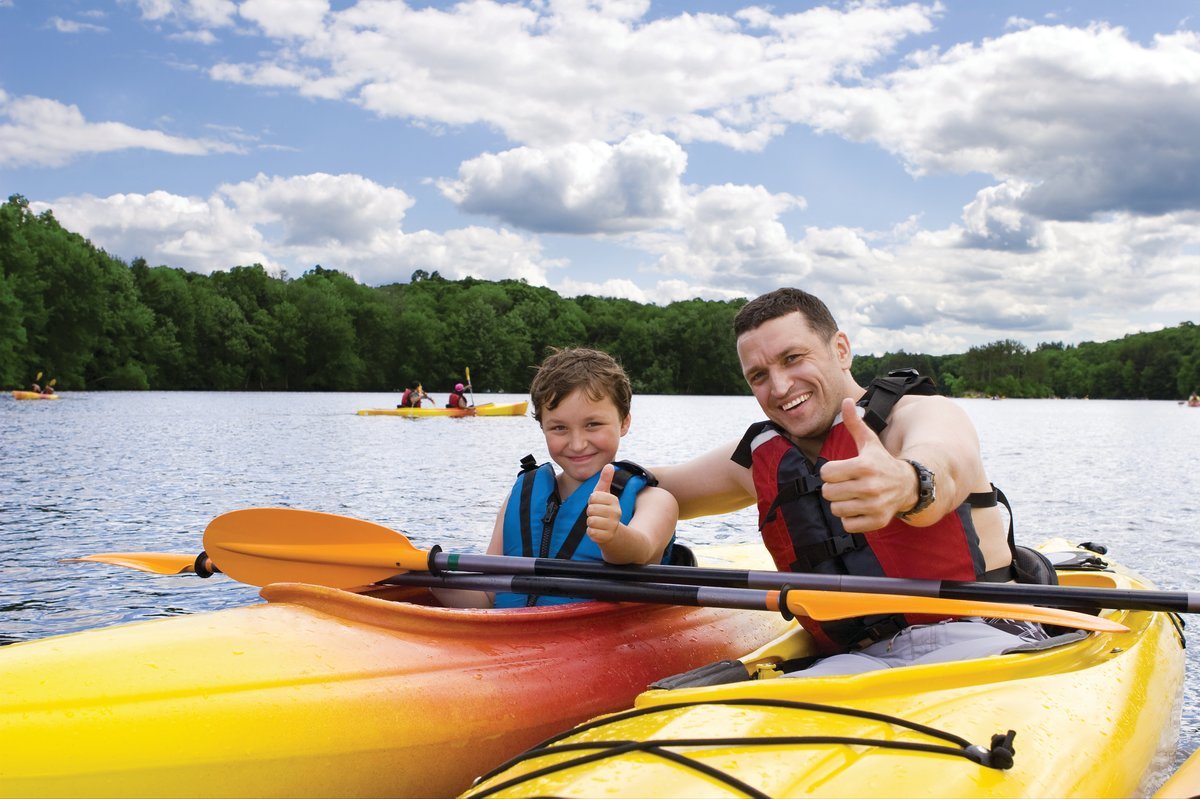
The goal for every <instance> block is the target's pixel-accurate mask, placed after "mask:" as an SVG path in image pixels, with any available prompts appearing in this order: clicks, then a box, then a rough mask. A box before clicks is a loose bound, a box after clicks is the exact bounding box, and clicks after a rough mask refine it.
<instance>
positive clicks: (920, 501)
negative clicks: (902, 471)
mask: <svg viewBox="0 0 1200 799" xmlns="http://www.w3.org/2000/svg"><path fill="white" fill-rule="evenodd" d="M904 460H906V461H908V462H909V463H911V464H912V467H913V469H915V470H916V472H917V504H916V505H913V506H912V507H911V508H909V509H908V510H906V511H904V512H903V513H897V514H896V515H897V516H899V517H900V518H901V519H907V518H908V517H910V516H915V515H917V514H918V513H920V512H921V511H923V510H925V509H926V508H928V507H929V506H930V505H932V504H933V501H934V500H935V499H937V485H935V484H934V480H933V472H931V471H929V470H928V469H926V468H925V467H924V466H922V465H921V464H919V463H917V462H916V461H910V460H908V458H905V459H904Z"/></svg>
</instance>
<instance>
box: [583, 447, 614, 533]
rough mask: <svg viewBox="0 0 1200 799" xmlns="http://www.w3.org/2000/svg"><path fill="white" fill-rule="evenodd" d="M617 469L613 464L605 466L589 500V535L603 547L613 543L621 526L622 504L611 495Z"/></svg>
mask: <svg viewBox="0 0 1200 799" xmlns="http://www.w3.org/2000/svg"><path fill="white" fill-rule="evenodd" d="M614 474H616V469H615V468H613V465H612V464H611V463H608V464H605V465H604V468H603V469H601V470H600V480H599V481H598V482H597V483H596V488H595V490H594V491H592V495H591V497H590V498H589V499H588V506H587V534H588V537H589V538H591V539H592V540H593V541H595V542H596V543H597V544H599V545H601V546H603V545H604V544H607V543H608V542H609V541H612V539H613V536H615V535H616V534H617V527H618V526H619V525H620V524H621V503H620V501H619V500H618V499H617V497H616V496H615V495H614V494H612V493H610V490H611V489H612V481H613V475H614Z"/></svg>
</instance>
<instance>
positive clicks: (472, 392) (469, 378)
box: [463, 366, 491, 408]
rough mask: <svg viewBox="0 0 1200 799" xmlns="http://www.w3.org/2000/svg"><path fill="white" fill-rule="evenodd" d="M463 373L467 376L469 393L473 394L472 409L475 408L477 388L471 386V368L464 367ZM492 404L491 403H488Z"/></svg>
mask: <svg viewBox="0 0 1200 799" xmlns="http://www.w3.org/2000/svg"><path fill="white" fill-rule="evenodd" d="M463 371H464V372H465V373H466V375H467V391H469V392H471V407H472V408H474V407H475V387H474V386H472V385H471V367H469V366H464V367H463ZM488 404H489V405H490V404H491V403H490V402H489V403H488Z"/></svg>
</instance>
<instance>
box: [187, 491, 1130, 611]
mask: <svg viewBox="0 0 1200 799" xmlns="http://www.w3.org/2000/svg"><path fill="white" fill-rule="evenodd" d="M331 542H333V543H331ZM204 548H205V550H206V551H207V552H208V553H209V555H210V557H211V558H212V559H213V560H214V561H215V562H216V563H218V564H220V567H221V570H222V571H224V572H225V573H226V574H228V575H229V576H230V577H233V578H234V579H236V580H239V581H241V582H244V583H249V584H251V585H267V584H269V583H274V582H290V581H295V582H307V583H316V584H319V585H328V586H333V587H336V588H351V587H354V586H358V585H364V584H367V583H377V582H387V580H388V578H389V577H391V576H393V575H394V574H395V573H396V572H397V571H428V570H430V569H433V570H438V569H448V570H451V571H458V570H478V571H487V572H500V573H506V574H509V575H510V576H512V577H513V579H514V580H519V581H522V582H521V583H520V585H521V586H530V585H533V586H534V587H518V588H514V589H513V590H514V591H515V592H516V593H551V594H557V595H565V596H580V597H586V596H593V595H594V592H592V591H590V590H588V589H587V586H588V584H591V583H594V582H602V583H612V585H605V586H604V587H603V590H604V591H605V595H604V596H603V597H598V598H604V599H613V598H617V599H622V600H626V601H655V600H651V599H645V598H641V597H639V596H638V593H639V592H638V591H637V587H638V586H636V585H631V584H630V583H629V581H627V580H626V581H620V580H608V579H603V578H597V577H595V576H576V577H544V576H524V575H520V574H516V575H513V571H514V569H518V570H519V567H518V565H517V564H518V563H519V562H520V561H524V560H534V559H523V558H511V557H504V556H495V555H473V556H467V555H453V554H447V553H441V552H438V551H437V550H436V549H435V550H433V551H430V552H422V551H420V550H418V549H416V548H414V547H413V546H412V544H410V543H409V541H408V539H407V538H405V537H404V536H403V535H402V534H400V533H397V532H396V531H394V530H391V529H389V528H387V527H384V526H382V525H378V524H375V523H373V522H368V521H364V520H362V519H354V518H350V517H348V516H338V515H334V514H327V513H318V512H316V511H306V510H295V509H290V508H248V509H245V510H237V511H232V512H230V513H225V514H222V515H220V516H218V517H217V518H215V519H213V520H212V522H210V523H209V525H208V528H207V529H206V530H205V531H204ZM467 558H470V560H471V564H472V565H471V566H469V567H468V566H466V565H464V561H465V559H467ZM564 563H566V562H565V561H564ZM571 563H577V562H574V561H571ZM600 565H601V568H603V569H609V568H612V567H606V566H604V565H603V564H600ZM643 568H644V567H643ZM675 568H677V569H679V570H680V571H682V572H688V571H690V570H691V568H692V567H675ZM616 570H618V569H614V571H616ZM621 571H625V572H628V573H637V572H640V571H641V568H626V569H623V570H621ZM605 576H606V577H609V576H612V575H608V574H606V575H605ZM787 577H788V578H791V577H803V575H790V574H789V575H787ZM526 580H533V581H534V584H530V583H526V582H524V581H526ZM562 580H566V581H567V583H562V582H559V581H562ZM546 581H551V582H549V583H547V582H546ZM787 582H789V583H791V582H792V581H791V580H790V579H789V580H788V581H787ZM514 585H516V583H514ZM617 585H624V587H625V589H626V590H625V592H624V593H620V591H619V590H618V589H616V588H615V587H614V586H617ZM660 588H661V585H660ZM789 588H790V589H794V588H796V586H795V585H791V586H789ZM484 590H490V589H484ZM502 590H508V589H502ZM673 590H674V592H675V594H677V595H678V596H679V597H681V598H682V599H683V600H686V601H680V602H679V603H678V604H702V605H708V604H712V605H714V606H718V607H752V608H756V609H769V610H776V609H778V608H779V607H780V603H781V602H783V604H785V605H786V607H787V608H788V609H789V610H791V612H792V613H795V614H803V615H807V616H812V617H813V618H817V619H831V618H846V617H849V616H861V615H868V614H873V613H923V614H932V615H942V616H986V617H989V618H1005V619H1024V620H1028V621H1040V622H1044V623H1047V624H1055V625H1058V626H1062V627H1077V628H1079V629H1090V630H1094V629H1103V630H1108V631H1113V630H1114V623H1113V622H1110V621H1107V620H1104V619H1098V618H1097V617H1094V616H1088V615H1085V614H1080V613H1075V612H1073V611H1067V610H1058V609H1054V608H1035V607H1030V606H1025V605H1014V604H1000V603H992V602H980V601H967V600H957V599H941V598H934V597H923V596H906V595H901V594H888V593H870V594H858V593H851V592H847V591H839V592H836V593H829V592H825V591H821V590H818V591H804V590H788V591H787V592H786V597H784V598H783V599H782V600H781V599H780V591H758V590H756V589H752V588H729V587H727V586H716V587H714V586H686V585H676V586H674V587H673ZM614 591H618V593H620V596H617V595H616V594H614V593H613V592H614ZM729 591H733V592H736V593H739V594H744V595H743V596H742V597H741V598H739V599H736V600H735V599H732V598H731V597H730V595H729V594H728V593H727V592H729ZM713 592H716V593H713ZM744 592H748V593H744ZM652 593H658V594H659V595H662V594H663V591H661V590H660V591H657V592H652ZM663 601H669V602H671V603H674V600H663ZM739 602H741V603H745V604H738V603H739ZM843 612H844V613H845V615H838V614H842V613H843ZM1115 626H1116V627H1120V626H1121V625H1115Z"/></svg>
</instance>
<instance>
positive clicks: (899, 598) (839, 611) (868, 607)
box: [771, 590, 1129, 633]
mask: <svg viewBox="0 0 1200 799" xmlns="http://www.w3.org/2000/svg"><path fill="white" fill-rule="evenodd" d="M771 595H772V599H771V601H772V602H773V603H774V604H775V605H776V606H778V604H779V596H778V595H779V592H777V591H772V592H771ZM787 604H788V610H790V611H791V612H792V613H795V614H796V615H798V616H799V615H804V616H808V617H810V618H813V619H818V620H820V621H830V620H833V619H848V618H852V617H854V616H871V615H875V614H878V613H921V614H928V615H931V616H980V617H983V618H986V619H1017V620H1020V621H1036V622H1041V623H1042V624H1053V625H1056V626H1059V627H1071V628H1073V629H1077V630H1095V631H1098V632H1106V633H1123V632H1128V631H1129V628H1128V627H1126V626H1125V625H1124V624H1119V623H1117V622H1115V621H1110V620H1108V619H1102V618H1100V617H1099V616H1091V615H1089V614H1087V613H1078V612H1076V611H1073V610H1061V609H1059V608H1043V607H1038V606H1036V605H1014V604H1009V603H1006V602H974V601H971V600H967V599H939V598H937V597H925V596H904V595H900V594H860V593H855V592H852V591H836V592H830V591H794V590H793V591H788V592H787ZM776 609H778V607H775V608H772V610H776Z"/></svg>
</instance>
